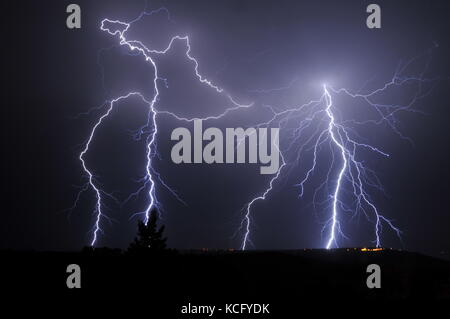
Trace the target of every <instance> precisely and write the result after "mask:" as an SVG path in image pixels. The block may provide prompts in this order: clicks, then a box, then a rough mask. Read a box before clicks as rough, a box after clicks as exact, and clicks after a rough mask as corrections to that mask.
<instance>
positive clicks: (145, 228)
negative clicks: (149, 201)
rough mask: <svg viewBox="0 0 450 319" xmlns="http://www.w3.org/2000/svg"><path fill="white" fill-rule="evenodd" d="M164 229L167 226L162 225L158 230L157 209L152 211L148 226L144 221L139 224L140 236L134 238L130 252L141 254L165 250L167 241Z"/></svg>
mask: <svg viewBox="0 0 450 319" xmlns="http://www.w3.org/2000/svg"><path fill="white" fill-rule="evenodd" d="M164 228H165V226H164V225H161V226H160V227H159V229H158V212H157V210H156V209H152V211H151V212H150V217H149V219H148V222H147V225H146V224H145V223H144V222H142V221H139V222H138V236H137V237H136V238H134V241H133V242H132V243H131V244H130V247H129V248H128V251H129V252H133V253H141V252H146V251H161V250H164V249H165V248H166V240H167V238H164V237H163V233H164Z"/></svg>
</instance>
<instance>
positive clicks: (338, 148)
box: [239, 50, 439, 249]
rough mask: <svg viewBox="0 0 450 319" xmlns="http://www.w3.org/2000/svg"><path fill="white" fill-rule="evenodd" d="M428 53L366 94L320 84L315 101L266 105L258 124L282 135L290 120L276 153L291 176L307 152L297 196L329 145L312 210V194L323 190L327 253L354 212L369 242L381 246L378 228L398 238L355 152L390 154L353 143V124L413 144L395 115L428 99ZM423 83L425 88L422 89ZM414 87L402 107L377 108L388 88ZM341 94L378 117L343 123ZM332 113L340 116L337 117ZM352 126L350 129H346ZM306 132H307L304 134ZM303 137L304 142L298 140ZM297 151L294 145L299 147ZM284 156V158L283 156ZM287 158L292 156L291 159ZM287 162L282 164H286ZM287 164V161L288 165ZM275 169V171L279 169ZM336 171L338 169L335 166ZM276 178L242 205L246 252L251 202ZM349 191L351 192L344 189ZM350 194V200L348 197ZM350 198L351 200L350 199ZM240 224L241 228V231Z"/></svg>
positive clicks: (374, 182)
mask: <svg viewBox="0 0 450 319" xmlns="http://www.w3.org/2000/svg"><path fill="white" fill-rule="evenodd" d="M430 56H431V50H429V51H427V53H426V54H425V55H423V56H418V57H416V58H413V59H411V60H410V61H408V62H407V63H405V64H404V65H403V66H401V67H399V69H398V70H397V71H396V72H395V74H394V76H393V78H392V79H391V80H390V81H389V82H387V83H385V84H384V85H383V86H382V87H381V88H378V89H375V90H373V91H370V92H369V93H367V94H362V93H351V92H350V90H348V89H344V88H341V89H334V88H332V87H330V86H327V85H323V88H322V91H323V93H322V96H321V97H320V98H319V99H316V100H312V101H310V102H308V103H305V104H303V105H300V106H295V107H292V108H288V109H285V110H281V111H277V110H275V108H274V107H272V106H266V107H267V108H268V109H269V110H270V112H271V113H272V114H273V116H272V117H271V118H270V119H269V120H268V121H266V122H264V123H260V124H259V125H273V124H276V125H278V127H279V128H281V127H284V129H285V132H287V131H289V127H288V123H289V122H292V121H293V122H294V123H295V124H294V125H293V126H294V129H292V134H291V138H290V139H288V140H289V141H290V142H289V143H288V146H287V147H286V148H285V149H283V152H280V153H281V154H282V156H283V166H282V167H284V166H287V165H289V166H291V169H290V170H288V172H289V174H291V171H292V167H293V166H294V165H293V164H299V161H300V159H301V158H302V157H303V156H306V155H307V154H308V152H310V151H312V159H313V160H312V164H311V166H310V168H309V169H308V170H307V171H306V174H305V177H304V178H303V179H302V180H301V181H300V182H299V183H298V184H297V186H298V187H299V191H300V193H299V196H300V197H303V196H304V189H305V184H306V183H307V182H308V181H310V180H311V176H312V175H313V174H314V172H315V171H316V170H317V167H318V166H319V163H318V158H319V153H320V152H321V151H322V149H324V148H325V146H326V145H328V154H329V155H327V157H329V158H331V163H330V164H329V166H328V167H327V168H326V172H327V174H326V178H325V181H323V182H322V183H321V184H320V185H319V186H318V187H317V188H316V189H315V191H314V196H313V205H314V208H315V210H317V207H316V205H317V199H316V198H317V196H318V194H319V192H321V191H324V192H325V194H326V196H325V197H326V198H325V200H324V201H322V202H320V203H319V204H320V206H321V211H325V212H329V214H328V215H329V217H328V218H327V219H326V221H325V222H324V226H323V228H322V233H323V232H327V233H328V235H327V240H326V242H325V244H324V246H325V247H326V248H327V249H329V248H333V247H338V246H339V245H338V239H339V236H340V237H343V238H347V239H348V237H347V236H345V235H344V232H343V230H342V227H341V221H342V220H344V219H345V217H346V216H345V215H344V214H347V215H348V213H350V214H351V217H355V216H357V215H358V214H359V213H363V215H364V216H365V217H366V218H367V220H368V221H370V222H371V223H373V225H374V230H373V237H374V240H373V243H374V244H375V245H376V246H377V247H380V246H381V244H382V243H381V233H382V230H383V226H387V227H388V228H389V229H391V230H392V231H393V232H394V233H395V234H396V235H397V236H398V237H399V239H400V240H401V237H400V235H401V231H400V230H399V229H398V228H397V227H396V226H395V225H394V223H393V222H392V221H391V220H390V219H388V218H386V217H385V216H384V215H382V214H381V213H380V212H379V209H378V208H377V207H376V205H375V203H374V201H373V200H372V198H371V195H370V192H369V189H375V190H378V191H381V192H383V191H384V190H383V187H382V185H381V183H380V181H379V179H378V177H377V176H376V174H375V172H374V171H372V170H370V169H369V168H367V167H366V165H365V163H364V161H363V160H362V159H359V157H360V156H361V155H360V154H359V153H360V150H361V149H365V150H369V151H371V152H373V153H375V154H378V155H379V156H382V157H386V158H388V157H389V154H387V153H386V152H383V151H382V150H380V149H379V148H377V147H375V146H372V145H370V144H367V143H363V142H357V141H356V139H363V138H362V137H361V136H360V135H359V134H358V133H357V132H356V129H355V126H367V125H370V124H371V125H381V124H385V125H387V126H388V127H389V128H390V129H392V130H393V131H394V132H395V134H397V135H398V136H399V137H400V138H403V139H406V140H408V141H410V142H412V141H411V140H410V139H409V138H407V137H405V136H404V135H403V134H402V133H401V131H400V130H399V129H398V127H397V125H396V124H397V123H398V120H397V118H396V115H397V114H398V113H400V112H420V111H419V110H417V109H415V108H414V106H415V104H416V103H417V102H418V101H419V100H421V99H423V98H425V97H426V96H428V95H429V94H430V93H431V91H432V90H433V88H434V86H435V84H436V83H437V81H438V80H439V79H438V78H431V79H428V78H425V76H424V75H425V73H426V71H427V69H428V65H429V63H430ZM421 58H426V63H425V67H424V69H423V71H422V72H421V74H420V75H419V76H405V75H404V73H406V72H407V70H408V68H409V67H410V66H411V65H412V64H413V63H416V62H417V61H418V60H419V59H421ZM294 83H295V81H291V83H290V84H289V86H287V87H282V88H277V89H269V90H253V92H256V93H261V94H266V93H273V92H277V91H280V92H281V91H284V90H287V89H291V88H292V87H293V84H294ZM427 84H428V87H427ZM407 85H409V86H412V85H413V86H415V90H414V93H413V94H412V96H410V97H409V98H408V99H409V101H408V103H406V104H402V105H400V104H381V103H376V102H374V100H376V97H377V96H382V95H383V93H385V92H386V91H387V90H388V89H395V88H397V87H402V86H407ZM338 95H344V96H347V97H349V98H351V99H355V100H356V101H358V103H359V104H360V107H364V108H367V107H369V111H370V109H371V110H375V114H376V115H377V117H375V118H373V119H368V120H363V121H361V120H359V121H358V120H356V119H352V118H349V119H345V120H342V119H341V118H342V117H343V114H342V112H340V110H339V105H336V103H335V102H334V100H333V96H338ZM336 114H339V115H340V116H339V118H340V119H341V120H338V119H337V116H336ZM351 125H353V126H351ZM308 130H312V133H311V131H308ZM302 139H303V140H302ZM299 141H301V142H300V146H298V147H297V148H296V145H297V144H299ZM292 153H293V154H294V155H295V156H293V159H292V160H288V159H287V158H288V157H289V156H288V154H292ZM283 154H284V155H283ZM291 157H292V156H291ZM285 159H286V160H285ZM288 162H289V163H288ZM282 167H280V170H281V168H282ZM336 167H337V168H336ZM279 177H280V171H278V174H277V175H276V176H275V177H274V178H273V179H272V180H271V181H270V186H269V188H268V189H267V190H266V191H265V192H264V193H263V195H262V196H258V197H255V198H253V199H252V200H251V201H250V202H249V203H248V204H247V206H246V209H245V214H244V219H243V221H242V223H241V226H240V228H239V229H240V230H242V229H243V232H244V236H243V241H242V245H241V247H242V249H246V247H247V245H248V244H249V243H251V241H250V239H249V234H250V216H251V208H252V205H253V204H254V202H255V201H257V200H260V199H265V197H266V195H267V193H268V192H270V191H271V190H272V188H273V183H274V182H275V181H276V180H277V179H278V178H279ZM349 187H350V188H349ZM343 193H345V194H343ZM349 194H350V196H349ZM349 197H353V200H351V199H349ZM244 225H245V227H244Z"/></svg>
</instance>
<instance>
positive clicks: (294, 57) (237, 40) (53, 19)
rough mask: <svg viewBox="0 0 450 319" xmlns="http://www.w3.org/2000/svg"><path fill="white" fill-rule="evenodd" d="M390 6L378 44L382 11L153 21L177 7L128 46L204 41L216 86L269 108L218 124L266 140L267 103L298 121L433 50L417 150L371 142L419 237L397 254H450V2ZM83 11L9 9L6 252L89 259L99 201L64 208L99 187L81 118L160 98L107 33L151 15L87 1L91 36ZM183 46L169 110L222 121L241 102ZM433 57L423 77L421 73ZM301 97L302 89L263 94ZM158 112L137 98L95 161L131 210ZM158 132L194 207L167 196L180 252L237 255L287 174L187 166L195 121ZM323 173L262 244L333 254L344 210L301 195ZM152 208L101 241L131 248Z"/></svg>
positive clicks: (366, 228) (361, 227) (117, 210)
mask: <svg viewBox="0 0 450 319" xmlns="http://www.w3.org/2000/svg"><path fill="white" fill-rule="evenodd" d="M375 2H376V3H378V4H379V5H380V6H381V8H382V28H381V29H380V30H370V29H368V28H367V27H366V24H365V20H366V16H367V14H366V13H365V8H366V6H367V5H368V4H369V3H371V2H368V1H339V2H338V1H256V0H255V1H221V2H219V1H189V2H188V1H163V2H156V1H155V2H152V1H151V2H149V4H148V5H149V8H151V9H156V8H158V7H160V6H165V7H166V8H167V9H168V11H169V12H170V20H168V19H167V17H166V15H164V14H160V15H156V16H154V17H147V18H144V19H142V21H140V22H138V23H136V24H135V25H134V26H133V28H132V30H131V31H130V33H129V36H130V37H133V38H137V39H139V40H141V41H143V42H144V43H146V44H148V45H150V46H152V47H155V48H162V47H164V46H166V45H167V43H168V40H169V39H170V38H171V37H172V36H173V35H175V34H183V35H189V37H190V40H191V46H192V52H191V53H192V55H193V56H195V57H196V58H197V59H198V61H199V63H200V66H199V71H200V73H202V74H203V75H204V76H205V77H207V78H208V79H210V80H211V81H213V82H214V83H215V84H217V85H219V86H220V87H222V88H224V90H225V91H226V92H227V93H229V94H230V95H231V96H233V97H234V98H235V99H236V100H238V101H239V102H242V103H250V102H254V106H253V107H252V109H248V110H244V111H239V112H233V113H232V114H230V115H229V116H227V117H225V118H224V119H221V120H218V121H213V122H208V123H207V124H205V125H207V126H214V127H219V128H225V127H238V126H243V127H246V126H252V125H254V123H256V122H257V121H258V120H261V119H263V118H264V116H265V115H266V114H267V109H265V108H264V105H267V104H270V105H275V106H277V107H280V108H285V107H287V106H289V105H296V104H302V103H305V102H307V101H309V100H311V99H315V98H318V97H320V95H321V94H322V84H323V83H324V82H326V83H329V84H330V85H331V86H333V87H336V88H341V87H345V88H348V89H350V90H354V91H358V90H359V89H360V88H361V87H363V86H364V84H365V83H366V82H367V81H369V82H368V84H367V87H369V88H372V89H373V88H376V87H379V86H382V84H383V83H385V82H388V81H389V80H390V79H391V78H392V76H393V73H394V72H395V69H396V67H397V66H398V64H399V62H401V61H405V60H409V59H411V58H413V57H416V56H421V55H424V54H425V55H426V58H428V57H429V58H430V60H429V61H430V63H429V65H428V69H427V72H426V76H427V77H429V78H440V79H441V80H439V82H438V83H437V84H436V86H435V87H434V89H433V91H432V92H431V93H430V95H429V96H427V97H426V98H424V99H422V100H420V101H418V103H417V104H416V105H415V108H417V109H419V110H421V111H423V114H422V113H404V114H401V115H399V117H398V119H399V120H400V123H399V124H398V125H399V128H400V129H401V131H402V133H403V134H404V135H405V136H408V137H409V138H410V139H411V140H412V141H413V142H414V143H413V144H411V143H409V142H408V141H407V140H405V139H401V138H399V136H398V135H396V134H394V133H393V132H392V131H391V130H390V129H389V128H388V127H386V126H380V127H371V126H370V127H367V128H363V129H362V131H360V133H361V135H363V136H364V137H366V138H368V139H369V140H370V141H371V142H372V143H373V144H376V145H377V146H379V147H381V148H382V149H383V150H384V151H386V152H387V153H389V154H391V156H390V157H389V158H381V157H379V156H375V155H373V154H372V155H371V154H369V155H368V156H366V158H364V161H365V163H366V164H367V166H368V167H370V168H371V169H373V170H374V171H376V173H377V175H378V177H379V179H380V181H381V183H382V184H383V185H384V190H385V195H383V194H380V193H377V194H375V195H374V199H375V202H376V203H377V205H378V207H379V208H380V210H381V211H382V212H383V213H384V215H385V216H386V217H388V218H390V219H391V220H393V221H394V222H395V224H396V225H397V226H398V227H399V228H400V229H401V230H402V232H403V234H402V241H399V240H398V238H397V237H396V236H395V234H394V233H392V232H390V231H389V230H387V229H386V231H385V232H384V233H383V235H382V243H383V246H386V247H395V248H403V249H407V250H411V251H418V252H422V253H427V254H432V255H438V254H439V252H441V251H447V252H448V251H449V250H450V236H449V233H448V227H449V224H450V196H449V192H450V188H449V180H450V170H449V166H448V165H449V160H450V158H449V157H450V150H449V145H450V141H449V136H450V135H449V133H448V127H449V126H448V119H449V117H450V111H449V104H448V98H450V96H449V82H448V78H449V75H450V63H449V62H448V57H449V56H450V46H449V40H448V34H449V31H450V28H449V27H450V20H449V14H450V3H449V2H448V1H445V0H442V1H438V0H435V1H405V0H404V1H395V3H394V2H393V1H375ZM69 3H71V2H68V1H58V2H56V1H55V2H50V1H33V2H32V1H21V2H20V3H17V2H14V3H13V1H7V3H2V12H4V13H6V14H5V15H4V16H5V17H4V18H3V21H2V23H3V24H4V25H3V26H2V30H3V32H2V43H3V45H2V52H3V53H2V63H3V66H2V70H3V72H2V88H3V94H2V95H3V103H2V121H3V123H2V168H3V177H2V204H3V205H2V221H1V222H0V238H1V239H0V247H1V248H3V249H5V248H9V249H38V250H74V249H80V248H81V247H83V246H85V245H88V244H89V242H90V239H91V237H92V233H91V232H90V230H91V228H92V224H93V221H94V216H93V214H92V211H93V207H94V205H95V200H94V194H93V193H92V192H90V191H88V192H85V193H83V194H82V196H81V198H80V201H79V204H78V205H77V207H76V208H75V209H73V210H72V211H71V212H68V211H67V210H66V209H67V208H69V207H71V206H72V205H73V203H74V200H75V198H76V196H77V192H78V188H77V187H79V186H80V185H83V183H84V182H85V180H84V179H83V171H82V169H81V165H80V162H79V161H78V154H79V152H80V151H81V149H82V143H84V142H85V141H86V138H87V137H88V135H89V132H90V129H91V127H92V125H93V124H94V123H95V121H96V120H97V119H98V117H99V116H100V115H101V114H102V113H101V110H94V111H93V112H92V113H90V114H89V115H82V116H77V115H78V114H80V113H83V112H86V111H88V110H89V109H91V108H93V107H99V106H101V105H102V104H103V103H104V101H105V100H107V99H111V98H114V97H117V96H120V95H123V94H126V93H127V92H130V91H140V92H144V93H145V95H146V97H148V98H149V99H151V97H152V94H153V93H154V92H153V90H152V81H153V69H152V68H151V66H150V65H149V64H146V63H145V61H143V59H142V57H139V56H135V55H131V54H130V52H129V51H128V50H126V49H125V48H124V47H119V46H118V40H117V38H116V37H113V36H110V35H108V34H106V33H105V32H102V31H101V30H100V29H99V27H100V22H101V20H102V19H103V18H110V19H120V20H123V21H130V20H132V19H134V18H135V17H136V16H137V15H139V13H140V12H142V10H143V9H144V7H145V1H127V2H124V1H95V2H94V1H77V2H76V3H78V4H79V5H80V7H81V10H82V27H81V29H80V30H69V29H67V28H66V26H65V20H66V13H65V8H66V6H67V5H68V4H69ZM430 48H433V50H432V51H429V50H430ZM183 50H185V48H184V47H183V45H182V44H181V43H178V44H176V45H175V46H174V47H173V50H171V51H170V53H169V54H167V55H166V56H164V57H163V58H161V59H160V61H159V63H160V66H161V73H162V74H163V76H164V77H165V78H167V81H168V84H169V88H165V87H163V83H160V86H161V96H160V100H159V101H158V103H157V105H156V108H157V109H158V110H168V111H172V112H177V114H180V115H182V116H186V117H196V116H205V115H217V114H219V113H221V112H223V110H224V109H225V108H226V107H229V106H230V104H229V101H227V100H226V99H224V98H223V96H220V95H217V94H215V93H214V92H211V90H207V89H206V88H205V87H204V86H202V85H200V84H199V83H198V81H196V79H195V78H194V77H193V73H192V70H193V65H192V63H189V62H188V61H187V60H186V59H185V58H184V56H183V53H184V51H183ZM427 52H431V53H430V54H428V53H427ZM426 58H425V59H419V60H418V61H417V64H415V65H414V66H413V67H412V69H411V70H410V71H411V72H410V73H411V74H416V75H417V74H420V72H421V70H422V69H423V67H424V65H426V63H427V61H428V60H427V59H426ZM290 83H291V84H293V85H292V86H291V88H290V89H287V90H282V91H274V92H272V93H270V94H268V93H262V94H261V93H258V90H270V89H273V88H281V87H286V86H288V85H289V84H290ZM408 96H411V92H410V91H408V89H406V90H400V91H398V92H394V93H390V94H388V96H386V97H385V98H386V100H387V101H388V100H389V99H395V100H396V101H404V99H407V97H408ZM389 101H390V100H389ZM342 102H343V103H344V102H345V103H357V102H355V101H353V102H352V101H342ZM355 105H356V104H355ZM146 112H147V109H146V106H145V104H143V103H141V102H140V101H139V100H138V99H133V98H131V99H129V100H127V101H125V102H123V103H120V105H118V107H117V108H115V109H114V111H113V113H112V114H111V117H110V118H108V121H106V122H105V123H104V125H103V126H102V127H101V129H100V130H99V131H98V135H96V138H95V140H94V142H93V144H92V152H89V153H88V154H87V157H86V158H87V161H88V163H89V166H90V167H91V168H92V170H93V171H94V172H95V174H96V175H97V178H98V180H99V181H100V182H101V184H102V187H103V188H104V189H105V190H106V191H107V192H111V193H114V195H115V196H116V198H117V199H118V200H119V201H123V200H124V199H125V198H126V197H127V196H128V195H129V194H130V193H132V192H133V191H136V190H137V189H138V188H139V186H140V184H139V183H138V182H137V180H139V178H141V177H142V175H143V174H144V168H145V141H138V142H136V141H133V140H132V138H131V135H130V134H131V133H130V132H131V131H132V130H135V129H137V128H138V127H139V126H140V125H142V124H144V123H145V116H146ZM343 112H344V110H343ZM345 116H349V117H354V116H357V114H356V113H352V112H349V113H346V114H345ZM158 121H159V122H158V124H159V128H160V131H159V134H158V140H157V143H158V150H159V154H160V158H156V159H155V161H154V163H155V168H156V169H157V170H158V172H159V173H160V174H161V177H162V178H164V180H165V182H166V183H167V184H168V185H170V186H171V187H172V188H173V189H175V190H176V191H177V193H178V194H179V195H180V197H181V198H182V199H183V200H184V201H185V202H186V203H187V205H183V204H182V203H180V202H179V201H177V200H176V199H175V198H174V197H173V196H172V195H171V194H170V193H169V192H168V191H167V190H165V189H164V188H163V187H162V186H161V184H157V194H158V198H159V200H160V202H161V203H162V208H163V211H162V216H163V218H164V220H163V223H164V224H165V225H166V234H167V236H168V244H169V246H170V247H174V248H179V249H183V248H238V247H239V246H240V243H241V239H242V232H237V233H236V230H237V229H238V227H239V225H240V221H241V219H242V212H241V209H242V207H244V205H245V204H246V203H247V202H248V201H249V200H251V199H252V198H253V197H255V195H258V194H260V193H261V192H263V191H264V190H265V189H266V188H267V183H268V181H269V179H270V178H271V177H270V176H264V175H260V174H259V165H254V164H239V165H237V164H236V165H230V164H216V165H200V164H197V165H194V164H191V165H175V164H173V163H172V161H171V159H170V150H171V147H172V145H173V144H174V142H172V141H171V140H170V134H171V132H172V130H173V129H174V128H176V127H180V126H185V127H188V128H189V129H190V130H192V124H186V123H180V122H177V121H175V120H174V119H173V118H170V117H167V116H161V117H160V118H159V119H158ZM281 132H283V131H281ZM281 134H283V133H281ZM283 141H285V140H284V139H283V136H282V138H281V143H282V144H283V143H284V142H283ZM327 160H328V159H327V158H325V159H324V160H323V161H324V163H325V162H326V161H327ZM309 161H311V157H310V156H306V157H305V158H304V159H302V160H301V161H300V162H299V164H298V165H296V166H295V167H293V168H292V169H290V170H289V172H288V171H287V170H286V172H285V174H283V176H282V178H280V180H279V181H278V182H277V183H275V184H274V189H273V191H272V192H271V193H270V194H269V196H268V197H267V199H266V200H265V201H260V202H258V203H257V204H255V206H254V207H253V210H252V224H251V228H252V235H251V238H252V242H253V246H251V247H252V248H257V249H297V248H322V247H324V245H325V241H326V240H325V238H324V236H322V237H321V228H322V225H321V224H320V221H323V220H324V218H326V216H327V214H329V210H325V211H319V212H316V213H315V212H314V211H313V208H312V205H311V202H312V198H311V196H310V195H311V193H312V190H313V189H314V185H315V184H314V181H316V180H315V179H313V180H312V181H313V182H312V183H311V184H309V186H307V187H309V188H308V189H309V190H308V191H307V194H305V195H307V196H304V197H303V198H299V196H298V194H299V189H298V187H295V186H294V184H296V183H298V182H299V180H300V179H301V178H302V177H303V176H304V174H305V172H306V171H307V169H308V165H309V163H310V162H309ZM316 182H318V180H317V181H316ZM146 200H147V198H146V196H145V193H144V194H143V195H142V196H140V197H139V198H137V199H136V200H131V201H129V202H127V203H126V204H124V205H120V204H118V203H116V202H114V201H112V200H108V199H106V200H105V204H106V206H107V209H106V214H107V215H108V216H110V218H111V220H110V222H108V221H103V222H102V229H103V231H104V233H102V234H100V237H99V241H98V245H99V246H110V247H122V248H124V247H126V246H127V245H128V243H129V242H130V241H131V240H132V238H133V237H134V236H135V231H136V223H137V219H136V218H134V219H133V218H132V219H130V217H131V216H132V215H133V214H134V213H136V212H139V211H142V210H143V209H144V208H145V205H146ZM343 226H344V228H345V233H346V235H347V236H348V237H349V239H348V240H342V241H341V242H340V245H341V246H367V245H371V240H373V228H372V226H371V225H369V224H367V223H366V222H365V221H364V218H354V219H352V220H348V221H346V222H345V225H343Z"/></svg>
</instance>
